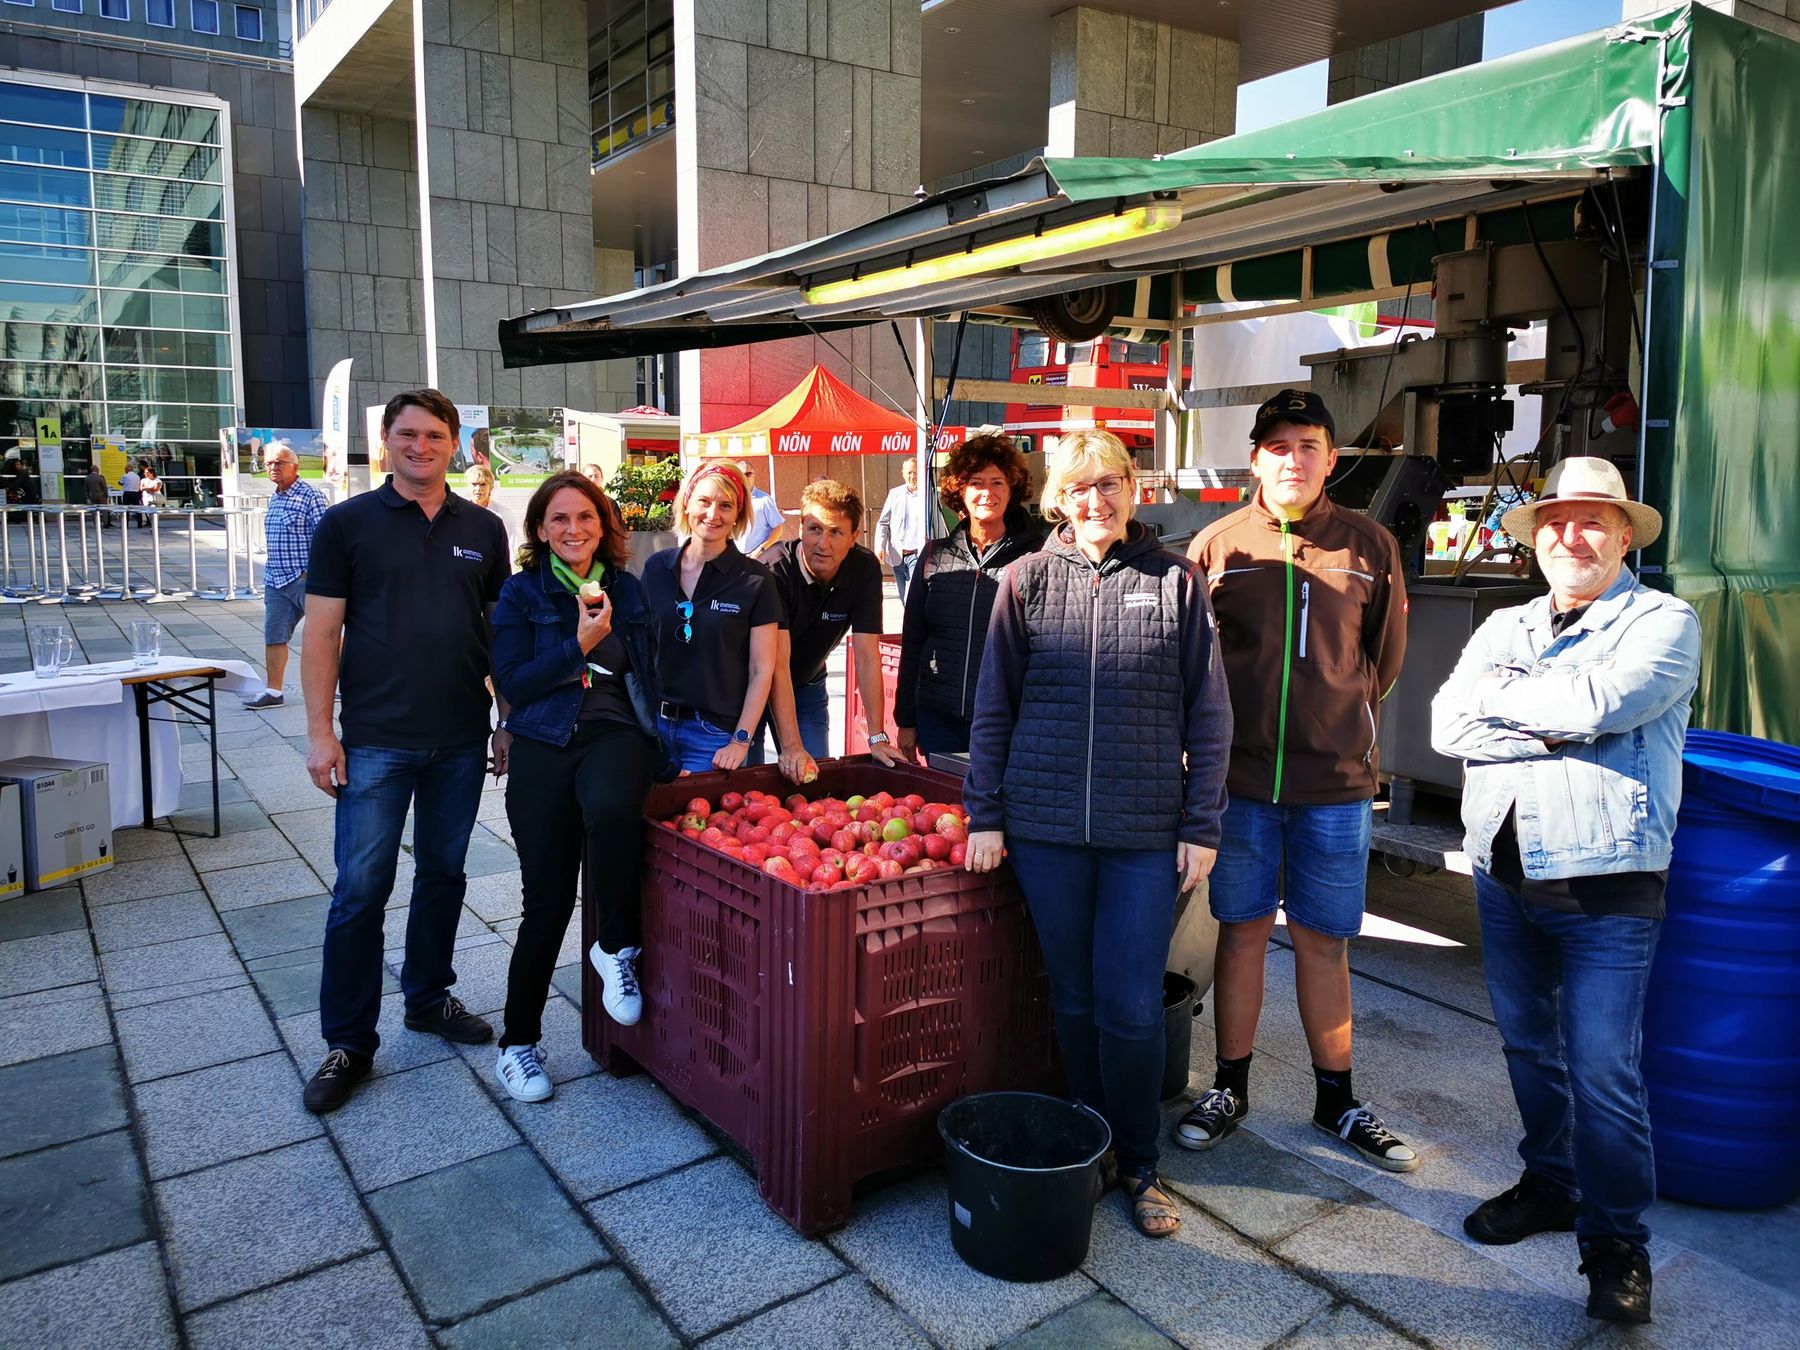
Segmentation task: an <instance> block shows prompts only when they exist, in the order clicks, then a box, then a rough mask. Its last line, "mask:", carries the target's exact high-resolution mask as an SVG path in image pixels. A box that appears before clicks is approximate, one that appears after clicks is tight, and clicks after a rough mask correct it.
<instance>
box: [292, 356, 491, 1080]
mask: <svg viewBox="0 0 1800 1350" xmlns="http://www.w3.org/2000/svg"><path fill="white" fill-rule="evenodd" d="M458 420H459V419H458V417H457V412H456V405H455V404H454V403H452V402H451V401H450V400H449V399H448V398H446V397H445V396H444V395H443V394H442V393H440V392H439V391H437V390H436V389H415V390H411V391H409V392H407V393H403V394H396V395H395V396H394V397H393V398H391V399H389V400H388V404H387V406H386V407H385V408H384V409H383V410H382V414H381V436H382V443H383V447H384V449H385V451H386V459H387V463H388V464H389V465H390V466H392V472H391V473H390V474H389V475H388V477H387V480H386V481H385V482H383V483H382V485H381V486H380V487H378V488H376V489H375V490H374V491H373V492H364V493H360V494H359V495H357V496H354V497H351V498H350V499H349V500H348V501H344V502H340V503H338V504H337V505H336V506H334V507H332V508H331V509H330V510H329V511H327V512H326V513H325V518H324V520H322V521H321V522H320V523H319V528H318V530H317V531H316V532H315V533H314V535H313V544H312V553H311V558H310V566H309V569H308V571H307V575H306V637H305V641H304V643H303V645H302V647H301V650H300V670H301V678H302V680H303V682H304V685H305V690H306V721H307V736H308V739H309V741H310V748H309V749H308V751H307V756H306V768H307V772H308V773H309V774H310V775H311V777H312V780H313V782H314V783H315V784H316V785H317V786H318V787H319V789H320V790H321V791H323V792H325V793H326V794H327V795H328V796H331V797H333V798H335V799H336V801H337V820H336V838H335V841H334V844H333V860H334V861H335V862H336V864H337V878H336V880H335V881H334V882H333V883H332V888H331V909H330V912H329V913H328V915H327V917H326V920H325V947H324V953H323V956H324V963H323V969H322V971H321V974H320V978H319V1030H320V1033H321V1034H322V1035H323V1037H324V1039H325V1044H326V1046H327V1051H326V1054H325V1058H324V1059H323V1060H322V1061H321V1062H320V1064H319V1067H318V1069H317V1070H316V1071H315V1072H314V1074H313V1077H312V1080H311V1081H310V1082H309V1083H308V1084H307V1086H306V1093H305V1104H306V1108H307V1110H309V1111H312V1112H315V1113H319V1112H325V1111H335V1110H336V1109H337V1108H338V1107H340V1106H342V1105H343V1104H344V1103H345V1102H346V1101H348V1100H349V1097H350V1094H351V1092H352V1091H353V1090H354V1089H355V1087H356V1084H357V1083H358V1082H360V1081H361V1080H362V1079H363V1078H365V1077H367V1076H368V1073H369V1070H370V1068H371V1066H372V1064H373V1062H374V1055H375V1050H376V1047H377V1046H378V1045H379V1044H380V1042H381V1038H380V1036H379V1034H378V1033H377V1031H376V1023H377V1021H378V1020H379V1018H380V1015H381V979H382V958H381V953H382V928H383V920H384V919H385V917H386V906H387V903H388V898H389V896H390V894H391V893H392V891H393V889H394V874H395V871H396V868H397V866H398V861H399V856H400V836H401V833H402V832H403V831H404V829H405V827H406V817H407V812H408V810H409V809H411V811H412V814H413V837H412V853H413V863H414V875H413V884H412V900H411V904H410V905H409V907H408V910H407V919H406V956H405V961H404V963H403V964H402V966H401V968H400V992H401V994H402V995H403V997H404V999H405V1004H406V1017H405V1024H406V1026H408V1027H409V1028H411V1029H412V1030H414V1031H424V1032H430V1033H431V1034H433V1035H437V1036H442V1037H443V1038H444V1039H445V1040H449V1041H454V1042H457V1043H458V1044H462V1045H480V1044H482V1043H484V1042H486V1041H487V1040H489V1039H490V1038H491V1037H492V1036H493V1034H494V1029H493V1028H492V1027H491V1026H489V1025H488V1024H487V1023H486V1022H485V1021H483V1020H482V1019H481V1018H479V1017H477V1016H475V1015H474V1014H473V1013H471V1012H470V1011H469V1010H468V1009H467V1008H465V1007H464V1006H463V1004H462V1001H461V1000H460V999H458V998H457V997H456V996H455V995H454V994H452V993H451V992H450V989H451V986H453V985H454V984H455V983H456V970H455V967H454V965H453V964H452V952H453V949H454V946H455V942H456V925H457V922H458V921H459V919H460V918H461V915H462V902H463V894H464V892H465V891H466V890H467V886H468V879H467V877H466V876H465V875H464V873H463V862H464V859H465V858H466V857H467V855H468V849H469V832H470V831H471V830H472V829H473V828H474V825H475V812H476V810H477V808H478V807H479V806H480V804H481V779H482V774H483V772H484V771H485V769H486V767H487V763H488V756H487V747H486V744H485V742H486V741H487V739H488V726H489V714H490V697H489V694H488V689H487V677H488V675H489V673H490V662H489V643H488V631H489V629H488V623H489V620H490V618H491V615H492V611H493V606H494V604H495V602H496V601H497V600H498V599H499V597H500V587H501V585H502V584H503V583H504V582H505V580H506V577H507V572H508V566H507V558H506V530H505V529H504V528H503V527H502V526H501V524H500V520H499V518H498V517H496V516H494V515H493V514H492V513H490V512H487V511H484V510H482V509H481V508H480V507H479V506H476V505H475V504H474V503H473V502H470V501H465V500H464V499H463V498H461V497H459V496H457V495H456V494H455V493H454V492H450V491H449V490H448V489H447V487H446V486H445V479H446V476H447V475H448V473H449V469H450V457H451V455H452V454H454V453H455V451H456V444H457V439H456V438H457V431H458ZM338 694H341V695H342V708H341V712H340V716H339V721H340V723H341V735H340V727H339V726H334V725H333V720H332V711H333V703H334V696H335V695H338ZM504 711H505V705H504V704H502V713H503V714H504ZM502 720H504V717H503V718H502ZM510 742H511V736H510V735H509V733H508V732H506V730H505V729H504V728H502V729H501V730H498V731H496V732H495V733H494V737H493V762H494V770H495V772H496V773H504V772H505V771H506V759H507V750H508V747H509V744H510Z"/></svg>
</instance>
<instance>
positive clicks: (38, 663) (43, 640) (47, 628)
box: [31, 623, 75, 680]
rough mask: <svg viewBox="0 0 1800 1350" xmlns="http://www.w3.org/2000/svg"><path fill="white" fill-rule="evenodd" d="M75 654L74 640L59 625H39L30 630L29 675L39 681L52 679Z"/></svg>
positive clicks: (61, 625)
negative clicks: (34, 676)
mask: <svg viewBox="0 0 1800 1350" xmlns="http://www.w3.org/2000/svg"><path fill="white" fill-rule="evenodd" d="M74 654H75V639H74V636H73V635H72V634H71V633H70V632H69V630H68V628H67V627H66V626H65V625H63V624H60V623H47V624H40V625H38V626H36V627H34V628H32V630H31V673H32V674H33V675H36V676H37V677H38V678H39V679H40V680H49V679H54V678H55V677H56V675H57V673H58V672H59V671H61V670H62V668H63V667H64V666H66V665H68V664H69V660H70V658H71V657H72V656H73V655H74Z"/></svg>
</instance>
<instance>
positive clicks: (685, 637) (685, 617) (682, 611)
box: [675, 600, 694, 642]
mask: <svg viewBox="0 0 1800 1350" xmlns="http://www.w3.org/2000/svg"><path fill="white" fill-rule="evenodd" d="M675 612H676V613H677V614H679V615H680V616H681V640H682V641H683V642H692V641H693V640H694V602H693V601H692V600H677V601H676V602H675Z"/></svg>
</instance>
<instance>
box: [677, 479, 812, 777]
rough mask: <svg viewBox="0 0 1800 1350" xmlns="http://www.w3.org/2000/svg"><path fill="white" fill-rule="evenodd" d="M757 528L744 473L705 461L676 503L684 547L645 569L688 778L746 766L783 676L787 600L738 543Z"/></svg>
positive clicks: (680, 756) (680, 761)
mask: <svg viewBox="0 0 1800 1350" xmlns="http://www.w3.org/2000/svg"><path fill="white" fill-rule="evenodd" d="M749 521H750V485H749V484H748V483H747V482H745V481H744V475H743V474H741V473H739V472H738V470H737V469H736V467H735V466H733V465H730V464H726V463H723V462H720V461H705V462H702V463H701V464H700V465H698V466H697V467H696V468H695V469H694V470H693V472H691V473H690V474H688V476H687V481H686V482H684V483H683V484H682V485H681V491H680V493H679V494H677V496H676V498H675V529H676V531H677V532H678V533H679V534H680V535H681V536H682V541H681V543H680V544H679V545H677V546H676V547H675V548H669V549H664V550H663V551H662V552H660V553H655V554H652V555H651V556H650V557H649V558H648V559H647V560H646V561H645V563H644V593H645V598H646V600H647V602H648V604H649V606H650V623H651V626H652V629H653V630H654V632H655V635H656V664H657V674H658V677H659V678H658V683H659V684H660V686H661V689H662V700H663V701H662V707H661V726H662V735H663V740H664V742H665V743H666V744H667V745H668V746H669V747H670V749H671V751H672V752H673V753H674V756H675V760H676V763H677V765H678V766H679V767H680V768H681V769H682V770H683V771H684V772H687V773H705V772H706V771H708V770H710V769H735V768H738V767H739V766H740V765H742V764H743V762H744V758H745V756H746V755H747V754H748V753H749V751H750V738H751V736H753V735H754V734H755V733H756V730H757V728H758V726H760V725H761V723H762V716H763V710H764V707H765V706H766V705H767V703H768V700H769V689H770V687H771V685H772V684H773V682H774V678H775V661H776V649H777V637H776V634H777V630H778V628H779V625H780V622H781V596H780V592H779V591H778V590H777V589H776V586H775V579H774V577H773V576H772V575H770V572H769V569H768V568H767V567H765V566H763V565H762V564H761V563H759V562H756V561H754V560H753V559H750V558H747V557H745V556H744V554H743V553H742V552H741V551H739V549H738V547H737V545H736V543H734V542H733V541H734V540H735V539H737V538H739V537H740V536H742V534H743V533H744V530H745V529H746V528H747V527H748V525H749Z"/></svg>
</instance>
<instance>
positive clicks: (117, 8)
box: [100, 0, 131, 20]
mask: <svg viewBox="0 0 1800 1350" xmlns="http://www.w3.org/2000/svg"><path fill="white" fill-rule="evenodd" d="M100 17H101V18H103V19H121V20H129V19H130V18H131V0H100Z"/></svg>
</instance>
